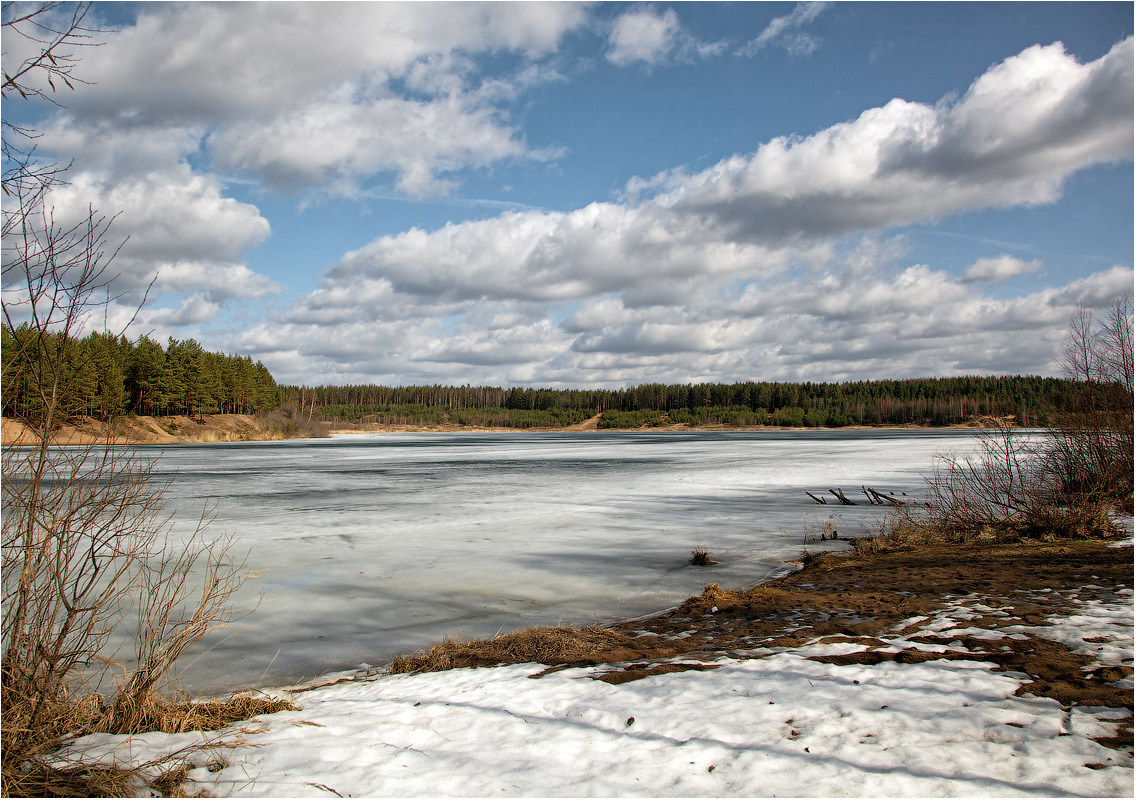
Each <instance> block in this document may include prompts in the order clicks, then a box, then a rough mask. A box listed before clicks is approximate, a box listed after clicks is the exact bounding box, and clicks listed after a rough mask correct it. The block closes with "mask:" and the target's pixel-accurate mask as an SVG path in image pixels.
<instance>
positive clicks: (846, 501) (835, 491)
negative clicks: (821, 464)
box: [828, 489, 856, 506]
mask: <svg viewBox="0 0 1136 800" xmlns="http://www.w3.org/2000/svg"><path fill="white" fill-rule="evenodd" d="M828 491H829V493H830V494H833V495H836V499H837V500H839V501H840V504H841V505H845V506H854V505H856V504H855V503H853V502H852V501H851V500H849V499H848V498H847V497H845V496H844V492H842V491H840V490H839V489H829V490H828Z"/></svg>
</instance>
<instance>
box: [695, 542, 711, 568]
mask: <svg viewBox="0 0 1136 800" xmlns="http://www.w3.org/2000/svg"><path fill="white" fill-rule="evenodd" d="M690 563H691V564H693V565H694V566H696V567H709V566H711V565H713V564H716V563H717V562H716V561H713V560H712V559H711V558H710V551H709V550H707V549H706V548H705V547H696V548H694V549H693V550H691V551H690Z"/></svg>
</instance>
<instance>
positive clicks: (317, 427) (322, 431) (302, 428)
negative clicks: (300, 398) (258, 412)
mask: <svg viewBox="0 0 1136 800" xmlns="http://www.w3.org/2000/svg"><path fill="white" fill-rule="evenodd" d="M262 419H263V421H264V424H265V426H266V427H269V428H275V429H276V430H278V431H280V435H281V436H283V437H284V438H285V439H326V438H327V437H328V436H329V434H328V428H329V426H328V424H327V423H326V422H323V421H322V420H318V419H313V418H312V414H306V413H304V411H303V410H302V409H300V408H297V407H296V404H295V403H285V404H284V405H282V406H280V407H279V408H275V409H273V410H272V411H269V412H268V413H267V414H265V415H264V417H263V418H262Z"/></svg>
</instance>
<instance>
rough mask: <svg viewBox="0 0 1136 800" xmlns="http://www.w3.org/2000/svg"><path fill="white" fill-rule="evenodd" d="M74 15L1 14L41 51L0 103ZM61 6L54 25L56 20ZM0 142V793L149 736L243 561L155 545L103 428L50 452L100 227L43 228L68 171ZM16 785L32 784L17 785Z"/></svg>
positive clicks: (148, 496) (151, 493)
mask: <svg viewBox="0 0 1136 800" xmlns="http://www.w3.org/2000/svg"><path fill="white" fill-rule="evenodd" d="M85 11H86V6H85V5H82V4H80V5H79V6H76V7H75V8H74V9H72V10H68V8H66V7H64V6H62V5H61V4H43V5H39V6H35V5H29V6H27V7H25V8H20V9H12V10H11V14H9V8H8V4H6V5H5V15H6V17H7V18H6V19H5V21H4V23H3V24H4V35H5V36H6V37H7V36H11V35H24V36H25V38H28V39H29V40H31V41H33V42H36V43H38V44H39V45H40V46H41V47H42V49H41V50H39V51H37V53H38V54H37V55H34V56H33V57H32V58H31V59H30V60H28V61H26V62H24V64H22V65H21V66H20V68H19V69H18V70H16V71H15V72H12V73H9V72H7V71H6V72H5V76H4V87H3V89H4V95H5V97H8V96H9V94H10V93H17V92H18V93H19V95H21V96H23V97H27V96H30V95H34V94H40V95H42V93H43V92H44V91H45V87H47V86H51V88H52V89H54V88H55V87H54V85H53V84H52V81H53V80H62V81H64V82H66V83H67V85H68V86H70V85H71V84H70V80H75V78H74V76H72V75H71V71H70V70H71V64H72V59H71V58H70V56H68V55H67V54H66V53H64V52H61V51H60V50H59V48H61V47H62V46H63V45H65V44H68V45H74V44H81V42H76V39H85V38H86V36H87V32H86V29H85V28H83V27H82V25H81V22H82V19H83V15H84V14H85ZM64 12H66V14H68V15H69V16H66V17H63V18H60V17H58V16H57V14H58V13H64ZM72 12H73V13H72ZM60 19H61V25H60V26H56V25H55V24H54V23H55V21H58V20H60ZM21 25H24V26H25V27H24V28H21V27H20V26H21ZM37 76H38V77H37ZM45 76H46V77H45ZM40 80H42V81H46V83H44V84H43V85H42V86H41V85H40V83H38V82H37V81H40ZM3 130H4V148H3V150H4V156H5V171H4V174H3V190H4V195H5V200H6V202H5V205H4V209H3V273H2V274H3V279H4V287H3V325H4V327H5V328H6V329H7V332H8V333H12V332H13V331H14V330H15V329H16V327H17V326H21V325H26V326H27V327H26V328H25V335H22V336H20V337H19V339H18V346H19V347H20V348H23V349H24V352H23V353H22V356H26V357H21V358H19V359H5V361H4V364H5V366H4V369H5V370H7V369H9V366H8V365H9V364H10V363H15V362H19V363H20V364H21V365H22V366H21V369H23V370H26V372H25V373H22V374H21V379H22V380H23V381H24V382H26V383H27V384H28V385H30V386H31V387H32V388H33V391H34V392H35V394H36V396H37V402H36V403H35V404H34V406H35V407H34V409H30V410H29V413H28V414H27V415H26V416H24V417H21V418H20V420H19V421H20V422H22V423H23V424H24V425H25V426H26V427H27V428H28V429H29V431H31V433H32V434H33V437H34V444H33V445H31V446H27V447H11V446H9V447H5V448H4V449H3V454H2V457H0V468H2V473H3V484H2V492H3V505H4V514H3V518H2V522H0V560H2V568H3V572H2V579H0V584H2V592H3V598H2V599H3V625H2V637H0V650H2V655H0V678H2V683H0V693H2V697H0V701H2V712H0V713H2V721H3V726H2V727H3V730H2V745H3V752H4V758H3V767H2V779H3V784H2V787H0V789H2V792H3V794H5V795H12V794H27V793H31V792H40V791H48V790H49V787H50V785H51V781H52V780H56V779H60V780H62V779H63V778H67V780H68V781H70V780H71V779H72V778H74V779H75V780H79V777H77V776H70V777H68V776H61V775H59V774H55V773H53V770H52V768H51V767H50V766H49V765H46V764H45V763H44V762H42V761H41V760H40V757H41V756H43V755H44V754H46V753H48V752H49V751H50V750H51V749H53V748H54V747H55V746H56V744H57V743H58V741H59V739H60V738H61V737H62V736H64V735H69V734H75V733H82V732H86V731H96V730H98V731H104V732H136V731H137V730H138V729H139V726H140V725H144V724H147V723H146V720H147V719H149V718H153V717H154V715H155V707H156V705H157V704H158V702H159V697H160V691H161V689H162V687H163V683H164V682H166V681H167V680H168V679H169V678H170V677H171V673H172V669H173V666H174V664H175V662H176V661H177V659H178V657H179V656H181V655H182V654H183V653H184V652H185V651H186V650H187V649H189V648H190V647H191V646H192V645H193V644H194V643H196V642H197V641H199V640H200V639H201V638H202V637H203V636H204V635H205V634H206V633H207V632H208V631H209V630H210V629H212V628H213V627H215V626H217V625H218V624H221V623H223V622H225V621H226V620H228V619H229V618H230V617H231V615H232V613H233V612H232V610H231V607H230V605H229V600H230V598H231V597H232V595H233V593H234V592H235V591H236V589H237V588H238V587H239V586H240V584H241V581H242V579H243V573H244V565H243V563H242V561H241V559H233V558H232V553H231V545H230V543H229V542H228V541H227V540H225V539H217V540H213V541H208V540H206V539H205V538H204V533H203V526H199V527H198V529H197V531H196V533H195V534H194V535H193V536H191V537H190V538H189V540H188V541H179V540H178V539H177V538H176V537H174V536H173V535H172V534H171V527H170V524H169V520H167V519H165V518H164V517H163V503H162V496H163V495H162V489H163V487H162V486H158V485H155V483H154V480H153V478H152V466H153V465H152V462H150V461H149V460H148V459H146V458H144V457H142V456H140V455H139V454H138V453H137V452H136V451H132V450H130V449H128V448H127V447H125V446H123V445H121V444H119V443H116V442H114V441H113V437H112V436H111V435H110V434H111V431H110V428H109V425H108V424H107V423H109V420H106V421H104V430H105V433H106V434H107V435H108V438H109V439H110V440H111V443H110V444H109V445H106V446H104V445H87V446H82V447H78V448H59V447H55V446H54V445H53V443H52V435H53V433H54V432H55V431H56V429H57V428H58V426H59V425H60V424H61V423H62V422H64V421H65V420H64V415H65V410H64V408H63V407H62V400H61V398H62V397H64V396H65V395H66V389H67V386H66V382H67V380H68V379H69V374H68V369H67V365H66V364H65V359H64V353H65V351H66V348H67V346H68V345H69V343H70V342H71V341H72V340H73V339H74V338H75V336H76V335H77V334H79V333H80V332H81V331H82V330H83V329H84V328H85V327H86V326H88V325H90V324H92V323H93V322H94V321H95V320H96V319H97V316H96V315H97V312H98V311H100V310H103V309H105V308H106V307H107V305H108V304H109V303H110V302H112V300H113V299H115V298H114V297H113V296H112V284H113V277H114V276H113V275H111V274H110V273H108V272H107V269H108V267H109V265H110V263H111V261H112V260H113V258H114V254H115V249H114V248H113V247H110V246H108V232H109V230H110V225H111V222H112V220H111V219H109V218H107V217H103V216H100V215H99V214H97V213H96V212H95V211H94V210H93V209H91V210H90V211H89V212H88V214H87V215H86V216H85V217H84V218H83V219H81V220H79V221H78V222H70V223H61V222H60V221H59V220H57V219H56V217H55V214H54V211H53V208H52V191H53V189H54V188H55V187H56V186H58V185H59V184H60V183H61V182H62V176H63V173H64V172H65V170H66V168H65V167H64V168H58V167H54V166H43V165H42V164H40V163H39V162H38V161H37V160H36V159H35V157H34V153H33V150H32V149H30V148H29V149H23V150H21V149H20V148H19V147H17V146H15V145H14V144H13V143H12V141H11V138H10V134H13V133H14V134H16V135H18V136H20V137H23V138H24V139H28V140H31V139H33V138H34V135H33V133H32V132H30V131H27V130H23V129H15V128H13V127H12V126H10V125H8V124H7V123H5V125H4V128H3ZM104 319H105V316H104ZM9 341H12V342H15V341H17V339H16V338H15V337H12V338H11V339H9ZM10 377H11V376H9V375H7V374H5V375H4V378H5V380H7V379H8V378H10ZM130 617H134V618H135V620H136V622H135V624H134V625H133V626H129V624H128V623H127V620H128V619H129V618H130ZM129 627H133V628H134V629H135V630H136V635H135V636H134V637H133V645H134V647H133V651H134V652H133V654H129V653H127V654H123V653H121V652H118V651H117V649H116V648H115V647H114V646H112V636H113V635H114V634H115V632H116V631H117V632H120V633H121V632H122V631H123V629H124V628H129ZM57 772H58V771H56V773H57ZM90 772H91V771H90V770H88V773H90ZM53 774H54V777H53ZM29 776H40V777H42V778H43V780H42V781H40V782H39V783H36V782H35V781H33V782H31V783H29V780H30V778H29ZM108 781H109V783H108V782H106V781H104V782H102V783H98V784H97V785H96V783H92V782H90V781H88V783H87V784H86V786H85V790H84V791H82V792H80V791H71V792H69V793H72V794H88V793H90V792H93V791H107V792H110V791H115V790H114V789H112V788H108V787H110V786H111V784H114V783H115V780H114V779H108ZM68 785H70V786H72V787H73V786H75V785H78V784H75V783H69V784H68Z"/></svg>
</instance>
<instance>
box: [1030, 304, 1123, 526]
mask: <svg viewBox="0 0 1136 800" xmlns="http://www.w3.org/2000/svg"><path fill="white" fill-rule="evenodd" d="M1132 327H1133V323H1132V298H1131V297H1121V298H1117V299H1116V300H1115V301H1114V302H1113V304H1112V305H1111V307H1110V308H1109V309H1108V311H1107V312H1106V313H1105V314H1104V316H1103V317H1100V318H1097V317H1095V316H1094V315H1092V314H1091V313H1090V312H1089V311H1088V310H1087V309H1086V308H1085V307H1084V306H1081V307H1080V308H1079V309H1078V311H1077V312H1076V313H1075V314H1074V315H1073V317H1072V319H1071V320H1070V323H1069V333H1068V335H1067V337H1066V341H1065V347H1064V355H1065V372H1066V374H1067V375H1068V376H1069V377H1070V378H1073V379H1074V380H1076V381H1077V382H1078V384H1079V391H1078V393H1077V397H1076V401H1075V404H1074V406H1073V407H1072V408H1070V409H1066V410H1065V411H1064V412H1063V413H1061V414H1059V415H1058V416H1057V419H1056V423H1055V424H1054V426H1053V427H1052V429H1051V431H1050V433H1051V435H1052V444H1051V450H1050V458H1051V462H1052V463H1051V468H1052V469H1053V471H1054V473H1055V475H1056V477H1057V480H1058V487H1057V488H1058V489H1059V490H1060V491H1061V492H1062V494H1063V495H1064V496H1065V497H1066V498H1067V499H1068V500H1069V501H1070V502H1078V501H1088V502H1112V503H1114V504H1123V505H1126V506H1127V507H1128V508H1129V510H1131V506H1132V490H1133V468H1134V464H1133V430H1132V414H1133V395H1132V380H1133V361H1132V359H1133V352H1132Z"/></svg>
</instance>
